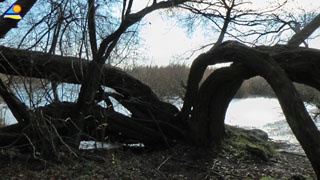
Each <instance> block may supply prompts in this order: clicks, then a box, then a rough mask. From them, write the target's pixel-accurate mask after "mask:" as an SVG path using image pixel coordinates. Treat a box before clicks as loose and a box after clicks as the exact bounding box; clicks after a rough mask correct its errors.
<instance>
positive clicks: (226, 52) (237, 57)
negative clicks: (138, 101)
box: [181, 42, 320, 178]
mask: <svg viewBox="0 0 320 180" xmlns="http://www.w3.org/2000/svg"><path fill="white" fill-rule="evenodd" d="M276 48H277V47H275V48H274V50H272V49H269V50H266V49H265V50H264V51H258V50H256V49H254V48H249V47H247V46H244V45H242V44H239V43H237V42H225V43H223V44H221V45H220V46H219V47H217V48H215V49H214V50H212V51H210V52H208V53H207V54H204V55H202V57H201V58H199V59H198V61H197V62H196V63H195V64H196V65H199V69H200V72H203V67H204V65H209V64H216V63H217V62H234V63H236V65H242V66H244V67H243V68H247V70H246V71H247V72H249V73H250V72H251V74H249V77H250V75H251V76H254V75H260V76H262V77H264V78H265V79H266V80H267V82H268V83H269V84H270V85H271V87H272V88H273V90H274V91H275V93H276V95H277V97H278V100H279V102H280V105H281V107H282V110H283V112H284V114H285V116H286V119H287V122H288V124H289V126H290V127H291V129H292V131H293V133H294V134H295V136H296V137H297V139H298V141H299V142H300V144H301V145H302V148H303V149H304V151H305V152H306V154H307V156H308V158H309V160H310V161H311V164H312V166H313V168H314V170H315V171H316V173H317V176H318V178H319V177H320V158H319V157H320V141H319V139H320V132H319V131H318V129H317V127H316V126H315V124H314V122H313V121H312V119H311V118H310V116H309V114H308V112H307V111H306V109H305V107H304V104H303V102H302V100H301V98H300V95H299V94H298V93H297V91H296V89H295V88H294V86H293V84H292V82H291V81H290V79H289V78H288V76H287V74H286V72H285V71H284V70H283V69H282V68H281V67H280V65H281V63H279V64H280V65H279V64H278V63H277V61H278V62H281V61H288V59H287V58H288V56H282V57H281V55H280V54H281V53H280V54H277V51H276ZM282 55H286V52H285V53H284V54H282ZM298 56H299V55H298ZM280 57H281V58H280ZM292 57H293V60H297V59H296V58H297V55H296V54H292ZM275 59H276V60H277V61H275ZM289 61H290V62H291V59H289ZM298 62H299V61H298ZM293 63H297V61H294V62H293ZM284 64H287V63H282V65H283V66H282V67H283V68H284V69H286V66H285V65H284ZM313 65H314V66H315V69H314V70H316V74H317V75H316V77H317V76H318V74H319V71H318V70H319V60H318V63H315V64H313ZM296 67H297V66H296ZM298 67H299V66H298ZM298 67H297V68H298ZM192 68H194V70H191V72H196V66H193V67H192ZM229 68H233V66H231V67H229ZM298 69H300V70H302V71H307V69H304V68H301V66H300V67H299V68H298ZM309 70H310V69H309ZM246 71H244V72H246ZM287 72H288V73H289V77H291V78H292V79H299V80H301V79H309V81H308V84H309V85H310V84H313V85H314V86H316V87H319V81H318V80H317V79H314V77H312V76H311V77H310V78H306V77H305V75H302V74H300V72H301V71H300V72H298V73H295V72H290V71H287ZM232 75H234V74H230V77H229V79H231V78H232V77H233V78H234V79H235V80H236V79H237V78H239V77H238V76H236V77H234V76H232ZM190 76H193V74H190ZM195 76H196V77H200V76H202V74H200V75H199V74H198V75H195ZM301 76H302V77H301ZM197 80H198V79H197ZM208 81H210V80H208ZM227 82H228V81H227ZM227 82H226V83H221V84H219V83H217V85H220V86H223V85H227V84H228V83H227ZM311 82H312V83H311ZM188 83H189V84H188V88H189V89H188V90H189V91H190V90H192V91H193V92H187V93H186V97H185V98H186V102H187V103H186V106H187V107H184V108H185V109H186V110H185V111H184V112H182V113H186V112H188V113H190V115H191V121H192V122H194V123H196V124H197V123H198V124H200V126H196V128H197V130H194V131H193V132H201V129H204V130H205V132H208V131H209V132H212V133H213V134H214V133H217V134H214V135H213V136H212V137H221V134H222V133H221V132H219V131H214V130H215V128H214V127H212V126H211V129H209V130H208V124H210V121H216V123H212V124H215V125H217V126H219V127H221V126H222V125H223V124H224V123H223V122H224V121H223V120H222V119H221V118H218V119H211V117H210V114H209V113H208V107H210V106H208V102H207V101H204V98H199V97H202V96H203V97H207V98H209V99H211V97H212V96H213V95H212V94H209V93H208V92H210V90H209V89H206V91H202V90H201V88H202V87H201V88H200V89H199V90H198V87H197V86H198V84H199V81H193V82H190V81H189V82H188ZM205 84H207V83H204V85H205ZM234 84H236V83H234ZM189 86H190V87H189ZM231 87H232V86H231ZM236 87H237V86H234V88H236ZM238 87H239V86H238ZM212 88H213V91H214V92H215V93H217V91H215V89H217V88H219V87H215V86H213V87H212ZM220 88H223V87H220ZM229 90H230V89H229ZM232 90H233V89H231V92H233V91H234V90H233V91H232ZM202 93H203V94H202ZM220 93H221V92H220ZM225 94H226V93H221V96H224V95H225ZM187 95H192V96H190V97H188V96H187ZM229 95H232V93H230V94H229ZM215 96H216V97H220V96H219V95H218V94H215ZM225 100H226V101H227V100H228V99H227V98H226V99H225ZM229 101H230V100H229ZM213 102H214V101H213ZM201 103H204V104H203V105H199V104H201ZM217 107H218V106H214V105H212V104H211V107H210V108H217ZM191 109H192V112H191ZM203 109H205V110H203ZM217 109H218V111H217V112H219V111H220V110H221V109H222V111H224V112H222V113H221V114H225V111H226V108H225V106H223V105H222V107H218V108H217ZM219 109H220V110H219ZM211 111H212V112H214V111H216V109H211ZM188 116H189V115H185V114H183V115H182V116H181V117H188ZM222 118H224V117H222ZM192 122H191V124H192ZM200 135H201V136H203V137H204V138H205V136H207V135H208V133H206V134H203V133H201V134H200ZM191 136H197V134H192V135H191ZM217 140H218V141H220V140H222V139H215V141H217ZM196 141H197V142H194V143H197V144H199V143H202V145H204V146H206V145H208V143H211V142H214V138H212V139H209V140H208V139H206V140H205V141H198V140H196Z"/></svg>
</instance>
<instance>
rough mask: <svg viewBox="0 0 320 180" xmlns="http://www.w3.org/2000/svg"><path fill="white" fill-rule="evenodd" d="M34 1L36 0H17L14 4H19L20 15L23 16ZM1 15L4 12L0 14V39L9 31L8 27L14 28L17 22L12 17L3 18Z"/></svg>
mask: <svg viewBox="0 0 320 180" xmlns="http://www.w3.org/2000/svg"><path fill="white" fill-rule="evenodd" d="M35 2H37V0H17V1H16V2H15V3H14V4H19V5H20V6H21V12H20V15H21V16H22V17H24V16H25V15H26V14H27V12H28V11H29V10H30V9H31V8H32V6H33V5H34V3H35ZM8 10H9V9H8ZM5 12H7V11H5ZM5 12H4V13H5ZM3 16H4V14H2V15H1V18H0V39H1V38H4V36H5V35H6V34H7V33H8V32H9V31H10V29H12V28H16V27H17V26H18V22H19V21H17V20H13V19H3V18H2V17H3Z"/></svg>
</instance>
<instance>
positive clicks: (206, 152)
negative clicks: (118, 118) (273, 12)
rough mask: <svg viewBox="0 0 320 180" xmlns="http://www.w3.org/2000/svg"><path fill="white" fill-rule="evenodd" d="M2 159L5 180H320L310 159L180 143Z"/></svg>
mask: <svg viewBox="0 0 320 180" xmlns="http://www.w3.org/2000/svg"><path fill="white" fill-rule="evenodd" d="M11 157H12V158H11V159H10V158H2V159H1V160H0V179H1V180H7V179H11V180H15V179H28V180H30V179H68V180H69V179H83V180H93V179H114V180H116V179H117V180H118V179H123V180H125V179H128V180H129V179H141V180H143V179H146V180H147V179H148V180H150V179H195V180H197V179H248V180H249V179H264V180H266V179H290V178H292V176H294V178H296V179H297V178H302V176H304V177H305V178H307V179H316V178H315V175H314V173H313V171H312V168H311V166H310V163H309V161H308V159H307V158H306V157H305V156H301V155H295V154H290V153H285V152H282V153H279V152H278V153H276V154H275V155H274V156H273V157H272V158H271V159H269V160H268V161H264V160H262V159H261V158H259V157H257V156H255V155H244V156H243V157H239V156H234V154H232V153H230V152H228V151H224V150H222V151H221V152H220V153H217V152H216V151H215V150H210V149H201V148H194V147H189V146H184V145H176V146H175V147H173V148H170V149H166V150H158V151H148V150H132V149H130V150H129V149H116V150H108V151H107V150H87V151H83V152H81V153H80V156H79V157H78V158H76V157H74V156H73V155H72V154H69V153H61V155H60V160H56V161H55V162H47V161H43V160H35V159H34V158H31V157H27V156H23V155H21V154H20V155H17V154H16V155H12V156H11Z"/></svg>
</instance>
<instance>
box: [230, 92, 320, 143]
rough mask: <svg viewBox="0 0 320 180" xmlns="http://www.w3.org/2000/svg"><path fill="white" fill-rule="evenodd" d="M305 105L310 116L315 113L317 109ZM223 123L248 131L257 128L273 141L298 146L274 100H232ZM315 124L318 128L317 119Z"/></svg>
mask: <svg viewBox="0 0 320 180" xmlns="http://www.w3.org/2000/svg"><path fill="white" fill-rule="evenodd" d="M305 105H306V108H307V110H308V112H309V113H310V115H311V116H312V112H316V110H317V108H316V107H315V106H313V105H307V104H305ZM225 122H226V124H230V125H236V126H239V127H245V128H249V129H250V128H259V129H262V130H264V131H266V132H267V133H268V135H269V138H271V139H273V140H277V141H284V142H287V143H292V144H298V141H297V140H296V138H295V137H294V135H293V133H292V131H291V129H290V127H289V125H288V123H287V121H286V120H285V117H284V115H283V113H282V110H281V107H280V104H279V102H278V100H277V99H275V98H248V99H234V100H233V101H232V102H231V103H230V105H229V108H228V110H227V114H226V120H225ZM316 124H317V126H318V128H319V127H320V121H319V119H318V120H317V121H316Z"/></svg>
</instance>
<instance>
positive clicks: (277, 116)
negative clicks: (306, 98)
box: [0, 90, 320, 151]
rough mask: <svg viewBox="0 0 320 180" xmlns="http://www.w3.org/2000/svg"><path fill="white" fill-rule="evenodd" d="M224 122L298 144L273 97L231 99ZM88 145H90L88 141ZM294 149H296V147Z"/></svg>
mask: <svg viewBox="0 0 320 180" xmlns="http://www.w3.org/2000/svg"><path fill="white" fill-rule="evenodd" d="M110 91H111V90H110ZM73 98H74V97H73ZM111 101H112V103H113V105H114V108H115V110H116V111H118V112H120V113H123V114H124V115H127V116H131V113H130V112H129V111H128V110H127V109H125V108H124V107H123V106H122V105H120V104H119V103H118V102H117V101H116V100H115V99H113V98H111ZM171 103H173V104H175V105H176V106H177V107H181V106H182V101H181V99H175V100H172V102H171ZM306 107H307V110H308V111H309V112H311V116H312V112H316V111H317V108H316V107H315V106H312V105H306ZM0 108H1V118H3V119H5V124H7V125H9V124H14V123H16V120H15V118H14V117H13V115H12V114H11V112H10V110H9V109H8V108H7V107H6V106H5V105H1V106H0ZM225 122H226V124H229V125H234V126H239V127H244V128H248V129H252V128H258V129H262V130H264V131H266V132H267V133H268V135H269V138H271V139H273V140H278V141H284V142H287V143H292V144H298V142H297V140H296V138H295V137H294V135H293V134H292V132H291V129H290V128H289V126H288V124H287V122H286V120H285V117H284V115H283V113H282V110H281V108H280V105H279V102H278V100H277V99H275V98H247V99H233V100H232V101H231V103H230V105H229V108H228V110H227V113H226V120H225ZM316 124H317V126H318V127H320V120H319V118H318V120H317V121H316ZM86 145H88V144H86ZM89 145H90V146H92V145H91V144H90V143H89ZM99 146H101V145H99ZM294 151H296V149H295V150H294ZM298 151H300V150H298Z"/></svg>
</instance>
